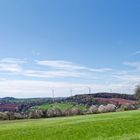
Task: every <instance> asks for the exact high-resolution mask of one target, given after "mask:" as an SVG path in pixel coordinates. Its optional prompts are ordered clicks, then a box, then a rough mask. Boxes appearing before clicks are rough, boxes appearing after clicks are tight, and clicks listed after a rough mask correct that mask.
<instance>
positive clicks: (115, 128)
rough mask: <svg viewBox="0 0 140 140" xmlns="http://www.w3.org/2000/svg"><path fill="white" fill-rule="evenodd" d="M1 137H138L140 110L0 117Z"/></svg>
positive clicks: (10, 139) (58, 139)
mask: <svg viewBox="0 0 140 140" xmlns="http://www.w3.org/2000/svg"><path fill="white" fill-rule="evenodd" d="M0 140H140V111H128V112H118V113H106V114H97V115H86V116H75V117H62V118H51V119H38V120H19V121H1V122H0Z"/></svg>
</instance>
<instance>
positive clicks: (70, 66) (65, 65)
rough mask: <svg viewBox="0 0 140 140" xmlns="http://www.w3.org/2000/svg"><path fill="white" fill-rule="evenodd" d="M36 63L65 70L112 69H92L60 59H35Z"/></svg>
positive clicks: (100, 69)
mask: <svg viewBox="0 0 140 140" xmlns="http://www.w3.org/2000/svg"><path fill="white" fill-rule="evenodd" d="M36 62H37V64H38V65H42V66H47V67H52V68H55V69H63V70H64V69H65V70H87V71H91V72H107V71H112V69H111V68H99V69H93V68H89V67H85V66H81V65H78V64H75V63H72V62H68V61H62V60H44V61H36Z"/></svg>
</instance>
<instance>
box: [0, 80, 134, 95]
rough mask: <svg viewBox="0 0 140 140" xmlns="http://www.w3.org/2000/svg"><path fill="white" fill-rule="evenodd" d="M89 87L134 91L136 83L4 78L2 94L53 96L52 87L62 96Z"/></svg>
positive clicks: (96, 89)
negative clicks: (83, 82) (71, 90)
mask: <svg viewBox="0 0 140 140" xmlns="http://www.w3.org/2000/svg"><path fill="white" fill-rule="evenodd" d="M7 85H8V86H7ZM88 87H91V89H92V92H93V93H96V92H110V91H111V92H119V93H133V90H134V88H135V84H132V83H127V82H122V83H116V84H93V83H91V84H80V83H79V84H77V83H68V82H65V83H64V82H49V81H33V80H4V81H0V96H1V97H5V96H14V97H20V98H21V97H52V89H54V90H55V97H62V96H70V89H73V95H75V94H85V93H88Z"/></svg>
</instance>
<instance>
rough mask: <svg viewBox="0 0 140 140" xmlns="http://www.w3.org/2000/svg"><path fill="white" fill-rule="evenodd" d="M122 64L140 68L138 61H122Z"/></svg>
mask: <svg viewBox="0 0 140 140" xmlns="http://www.w3.org/2000/svg"><path fill="white" fill-rule="evenodd" d="M124 64H125V65H127V66H130V67H133V68H136V69H137V70H140V62H124Z"/></svg>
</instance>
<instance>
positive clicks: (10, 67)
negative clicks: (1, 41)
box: [0, 58, 25, 73]
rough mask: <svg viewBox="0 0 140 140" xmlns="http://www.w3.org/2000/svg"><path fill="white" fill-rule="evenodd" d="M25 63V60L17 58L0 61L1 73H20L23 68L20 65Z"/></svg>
mask: <svg viewBox="0 0 140 140" xmlns="http://www.w3.org/2000/svg"><path fill="white" fill-rule="evenodd" d="M23 63H25V60H21V59H15V58H4V59H1V60H0V71H4V72H11V73H20V72H21V71H22V68H21V67H20V64H23Z"/></svg>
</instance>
